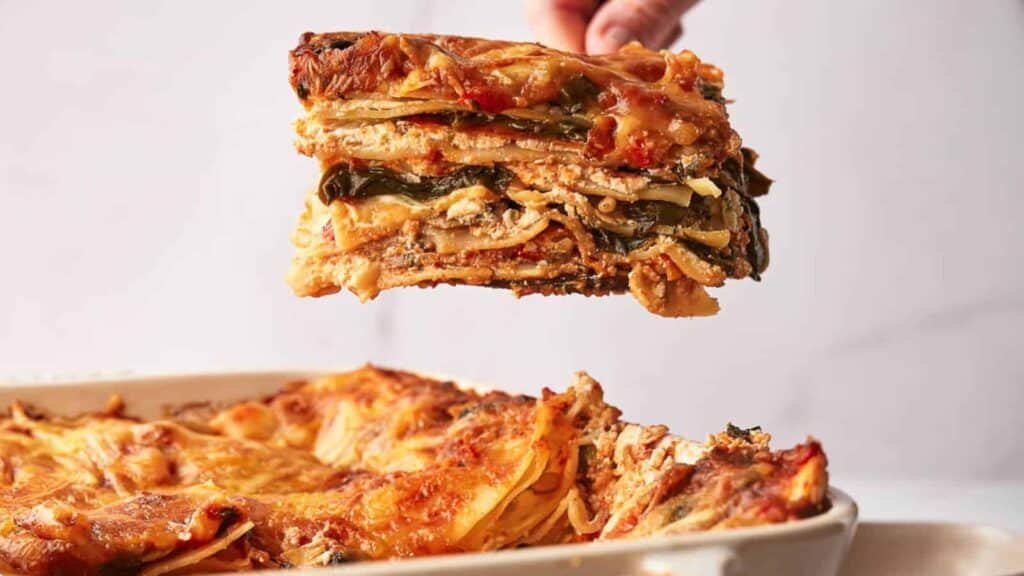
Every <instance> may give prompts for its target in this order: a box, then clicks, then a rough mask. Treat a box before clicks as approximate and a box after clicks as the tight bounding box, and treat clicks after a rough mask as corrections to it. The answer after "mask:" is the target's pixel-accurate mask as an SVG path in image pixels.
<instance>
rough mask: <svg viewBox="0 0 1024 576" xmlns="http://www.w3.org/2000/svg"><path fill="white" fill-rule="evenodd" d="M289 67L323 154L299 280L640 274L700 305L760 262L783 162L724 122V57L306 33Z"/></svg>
mask: <svg viewBox="0 0 1024 576" xmlns="http://www.w3.org/2000/svg"><path fill="white" fill-rule="evenodd" d="M291 84H292V87H293V88H294V89H295V92H296V94H297V95H298V97H299V99H300V101H301V102H302V104H303V106H304V107H305V110H306V114H305V116H304V117H302V118H301V119H299V120H298V122H297V123H296V128H297V132H298V141H297V146H298V149H299V150H300V152H302V153H304V154H307V155H309V156H313V157H315V158H316V159H317V160H318V161H319V163H320V167H321V176H320V179H319V182H318V183H317V185H316V187H315V188H314V189H313V190H312V191H311V192H310V194H309V196H308V198H307V200H306V209H305V211H304V212H303V214H302V216H301V218H300V221H299V225H298V227H297V229H296V231H295V233H294V235H293V242H294V244H295V245H296V247H297V253H296V256H295V259H294V262H293V264H292V268H291V271H290V274H289V281H290V284H291V286H292V288H293V289H294V290H295V292H296V293H297V294H299V295H303V296H319V295H323V294H328V293H332V292H336V291H338V290H340V289H342V288H347V289H348V290H350V291H352V292H354V293H355V294H356V295H357V296H359V298H360V299H362V300H367V299H371V298H373V297H375V296H376V295H377V294H378V293H379V292H380V291H382V290H386V289H388V288H394V287H399V286H434V285H437V284H445V283H447V284H473V285H484V286H492V287H502V288H508V289H511V290H512V291H513V292H514V293H515V294H517V295H522V294H531V293H540V294H567V293H581V294H586V295H600V294H609V293H621V292H626V291H629V292H631V293H632V294H633V295H634V296H635V297H636V298H637V299H638V300H639V301H640V302H641V303H642V304H643V305H644V306H645V307H646V308H647V309H648V310H650V311H652V312H654V313H656V314H660V315H663V316H697V315H708V314H714V313H715V312H716V311H717V310H718V304H717V302H716V301H715V300H714V299H713V298H711V297H710V296H709V295H708V294H707V292H706V291H705V289H704V288H705V287H707V286H719V285H721V284H722V283H723V282H724V281H725V280H726V279H727V278H745V277H752V278H754V279H759V278H760V274H761V272H762V271H763V270H764V269H765V267H766V266H767V263H768V252H767V234H766V232H765V231H764V229H763V228H761V225H760V220H759V212H758V206H757V204H756V202H755V197H757V196H760V195H762V194H764V193H766V192H767V190H768V187H769V184H770V180H768V179H767V178H766V177H765V176H763V175H762V174H761V173H759V172H758V171H757V170H755V169H754V162H755V160H756V155H755V154H754V153H753V152H752V151H750V150H749V149H745V148H742V147H741V146H740V139H739V137H738V136H737V135H736V133H735V132H734V131H733V130H732V128H731V127H730V125H729V121H728V117H727V115H726V110H725V101H724V100H723V98H722V96H721V91H722V72H721V71H720V70H719V69H718V68H715V67H714V66H711V65H709V64H706V63H702V62H701V61H700V60H699V59H698V58H697V57H696V56H695V55H694V54H693V53H691V52H682V53H679V54H673V53H669V52H660V53H656V52H652V51H650V50H647V49H645V48H643V47H641V46H639V45H637V44H632V45H629V46H626V47H625V48H623V49H622V50H621V51H620V52H618V53H616V54H609V55H605V56H581V55H576V54H569V53H565V52H559V51H556V50H552V49H549V48H545V47H543V46H540V45H537V44H521V43H512V42H499V41H491V40H482V39H475V38H460V37H453V36H429V35H410V34H384V33H378V32H369V33H331V34H311V33H309V34H306V35H304V36H303V37H302V39H301V41H300V44H299V46H298V47H297V48H296V49H295V50H293V51H292V53H291Z"/></svg>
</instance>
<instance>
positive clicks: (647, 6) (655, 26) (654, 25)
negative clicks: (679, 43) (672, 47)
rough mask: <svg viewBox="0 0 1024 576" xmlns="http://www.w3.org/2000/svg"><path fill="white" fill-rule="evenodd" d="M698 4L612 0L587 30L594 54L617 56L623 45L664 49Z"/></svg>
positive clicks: (675, 0) (689, 0)
mask: <svg viewBox="0 0 1024 576" xmlns="http://www.w3.org/2000/svg"><path fill="white" fill-rule="evenodd" d="M696 3H697V0H609V1H608V2H606V3H605V4H604V5H602V6H601V8H600V9H599V10H598V11H597V13H596V14H594V18H593V19H592V20H591V21H590V24H589V26H587V35H586V40H585V45H586V50H587V52H588V53H590V54H606V53H609V52H615V51H616V50H618V49H619V48H620V47H621V46H622V45H623V44H626V43H628V42H632V41H633V40H637V41H639V42H640V43H641V44H643V45H644V46H647V47H648V48H652V49H655V50H656V49H659V48H664V47H665V46H667V45H668V44H670V43H671V42H672V41H673V40H675V39H676V36H678V34H679V20H680V18H682V16H683V13H684V12H686V11H687V10H689V9H690V8H691V7H692V6H693V5H694V4H696Z"/></svg>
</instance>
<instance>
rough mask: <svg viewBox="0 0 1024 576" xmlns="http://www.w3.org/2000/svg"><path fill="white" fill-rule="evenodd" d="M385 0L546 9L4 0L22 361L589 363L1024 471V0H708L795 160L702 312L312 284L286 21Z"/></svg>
mask: <svg viewBox="0 0 1024 576" xmlns="http://www.w3.org/2000/svg"><path fill="white" fill-rule="evenodd" d="M57 14H59V17H55V15H57ZM365 28H383V29H390V30H401V31H436V32H445V33H461V34H475V35H483V36H498V37H506V38H513V39H530V38H531V35H530V32H529V30H528V29H527V27H526V24H525V20H524V18H523V14H522V12H521V9H520V6H519V5H518V4H517V3H516V2H479V1H471V0H437V1H412V0H410V1H397V0H396V1H389V0H378V1H375V2H344V1H341V0H331V1H327V0H321V1H310V2H302V3H292V2H263V3H258V4H257V3H251V2H241V1H223V2H199V1H198V0H185V1H175V2H171V1H151V2H131V1H128V0H125V1H115V0H93V1H90V2H77V3H56V2H11V1H7V2H4V1H0V68H2V69H3V70H4V76H5V79H6V81H5V89H4V90H2V91H0V126H2V129H0V262H2V263H3V273H2V279H3V281H2V282H0V302H2V303H3V304H0V373H8V374H12V373H35V372H39V371H89V370H121V369H131V370H143V371H179V370H199V369H207V368H266V367H285V366H311V365H313V366H349V365H352V364H357V363H361V362H363V361H366V360H372V361H375V362H379V363H385V364H390V365H395V366H401V367H409V368H419V369H424V370H429V371H434V372H442V373H448V374H457V375H462V376H465V377H467V378H471V379H473V380H478V381H485V382H489V383H492V384H494V385H496V386H501V387H504V388H508V389H512V390H520V391H524V392H533V393H536V392H537V391H538V390H539V389H540V387H541V386H551V387H556V388H558V387H564V386H565V385H567V384H568V382H569V379H570V375H571V373H572V372H573V371H575V370H579V369H587V370H590V371H591V372H592V373H593V375H594V376H595V377H597V378H598V379H599V380H601V381H602V382H604V383H605V385H606V388H607V394H608V396H609V398H610V399H611V400H612V402H614V403H616V404H618V405H620V406H622V407H623V409H624V411H625V413H626V415H627V416H628V417H629V418H631V419H633V420H638V421H644V422H664V423H668V424H670V425H671V426H672V428H673V429H675V430H677V431H679V432H681V433H684V434H687V435H691V436H700V435H702V434H704V433H706V432H708V431H710V430H714V429H718V428H720V427H722V426H724V424H725V423H726V422H727V421H729V420H732V421H734V422H736V423H737V424H740V425H745V426H750V425H755V424H760V425H762V426H764V427H765V428H766V429H768V430H771V431H772V432H773V433H774V434H775V436H776V440H777V441H778V442H779V443H791V442H795V441H798V440H800V439H802V438H803V437H804V435H805V434H807V433H809V432H813V433H814V434H815V435H817V436H818V437H819V438H820V439H821V440H822V441H823V442H824V443H825V446H826V449H827V450H828V453H829V456H830V460H831V466H832V469H833V470H834V471H835V473H836V474H837V475H838V476H839V477H843V476H847V475H848V476H856V477H867V478H875V479H876V480H885V479H896V480H899V479H904V478H910V479H913V478H941V479H945V480H948V481H962V482H1020V481H1024V452H1022V448H1021V442H1020V438H1021V432H1020V431H1021V429H1022V428H1024V417H1022V414H1024V359H1022V354H1021V344H1020V342H1021V338H1020V327H1021V325H1022V322H1024V272H1022V267H1021V266H1020V265H1019V260H1020V254H1021V248H1022V247H1024V245H1022V244H1024V242H1022V234H1021V231H1020V223H1019V220H1020V214H1021V213H1022V212H1024V196H1022V194H1021V192H1022V191H1024V178H1022V174H1024V169H1022V163H1021V162H1020V159H1019V157H1020V134H1022V133H1024V118H1022V112H1021V107H1020V97H1021V94H1022V93H1024V58H1022V56H1021V55H1022V54H1024V3H1021V2H977V3H972V2H963V1H961V0H941V1H936V2H931V3H929V4H928V8H927V9H922V7H921V5H920V4H919V3H914V2H888V1H885V0H864V1H858V2H819V1H816V0H788V1H783V0H774V1H769V0H762V1H758V2H750V1H743V0H714V1H713V2H712V1H707V2H704V3H702V4H701V5H700V6H699V7H698V8H697V9H696V10H695V11H694V12H693V13H692V15H691V16H690V17H689V18H688V20H687V35H686V37H685V39H684V41H683V44H684V45H686V46H688V47H690V48H693V49H694V50H695V51H696V52H697V53H698V54H700V55H701V56H702V57H704V58H705V59H707V60H709V61H713V62H716V63H718V64H720V65H721V66H722V67H724V69H725V70H726V80H727V90H726V94H727V95H728V96H729V97H731V98H734V99H735V100H736V103H735V105H734V106H733V107H732V109H731V110H732V119H733V121H734V124H735V126H736V127H737V129H738V130H739V131H740V133H741V134H742V135H743V137H744V139H745V141H746V143H748V144H749V145H751V146H753V147H755V148H757V149H758V150H760V151H761V153H762V162H763V163H762V167H763V169H764V171H766V172H767V173H768V174H770V175H771V176H773V177H774V178H775V179H776V180H777V184H776V186H775V188H774V190H773V192H772V194H771V195H770V196H769V197H768V198H767V199H766V200H765V201H764V202H763V204H762V209H763V214H764V220H765V222H766V225H767V227H768V228H769V229H770V230H771V234H772V250H773V252H772V266H771V269H770V270H769V271H768V273H767V274H766V276H765V280H764V282H762V283H761V284H755V283H752V282H743V283H734V284H732V285H730V286H728V287H726V288H724V289H721V290H718V291H717V292H716V295H717V296H719V297H720V298H721V301H722V304H723V312H722V313H721V315H719V316H718V317H716V318H713V319H700V320H692V321H670V320H663V319H660V318H655V317H651V316H649V315H647V314H646V313H644V312H643V311H642V309H641V308H639V307H638V306H637V305H636V304H635V303H634V302H633V301H632V300H631V299H630V298H628V297H621V298H606V299H584V298H578V297H572V298H563V299H541V298H527V299H524V300H520V301H516V300H514V299H512V297H511V296H509V295H508V294H506V293H503V292H498V291H488V290H483V289H460V288H441V289H437V290H430V291H419V290H407V291H400V292H394V293H390V294H386V295H383V296H381V297H380V298H379V299H378V300H377V301H375V302H373V303H371V304H367V305H360V304H358V303H357V302H356V301H355V299H354V298H352V297H350V296H347V295H341V296H337V297H333V298H330V299H324V300H320V301H313V300H298V299H295V298H294V297H293V296H292V295H291V294H290V293H289V291H288V289H287V287H286V286H285V284H284V282H283V276H284V272H285V269H286V268H287V265H288V261H289V258H290V246H289V244H288V241H287V237H288V234H289V230H290V228H291V226H292V225H293V223H294V221H295V218H296V216H297V214H298V212H299V209H300V203H301V198H302V196H303V192H304V190H305V189H306V188H307V187H308V186H310V185H312V184H313V183H314V179H315V175H314V170H315V168H314V163H313V162H312V161H309V160H308V159H305V158H301V157H299V156H298V155H297V154H295V152H294V150H293V149H292V147H291V127H290V122H291V120H292V119H293V118H294V117H296V116H297V115H298V113H299V107H298V105H297V103H296V102H295V99H294V96H293V95H292V94H291V93H290V91H289V89H288V86H287V83H286V77H287V70H286V52H287V51H288V49H289V48H290V47H291V46H292V45H293V44H294V42H295V41H296V39H297V37H298V35H299V33H300V32H302V31H304V30H307V29H317V30H324V29H365ZM908 486H915V484H908ZM870 489H871V488H870V485H868V486H867V490H870ZM913 491H914V490H913V489H911V490H910V492H913ZM864 494H865V495H867V494H870V492H868V491H865V493H864ZM939 497H940V494H936V497H935V499H933V500H929V502H935V501H937V499H939ZM873 501H874V500H873V499H865V500H864V503H865V506H868V505H869V503H870V502H873ZM1020 501H1021V499H1020V498H1018V499H1017V502H1020ZM941 505H942V504H936V506H941ZM929 506H930V505H926V504H922V508H921V509H920V510H921V513H927V512H929ZM995 506H996V505H995V504H993V507H992V508H986V509H989V510H992V511H995V510H996V507H995ZM867 509H868V510H874V509H877V510H878V511H879V513H880V514H881V513H883V511H884V510H893V508H892V507H891V506H888V505H886V506H882V505H878V506H876V505H875V504H870V508H867ZM966 509H967V508H966V503H965V510H966ZM947 511H948V512H949V513H950V515H951V516H955V514H954V512H956V511H957V509H953V508H950V509H948V510H947ZM907 513H908V514H911V513H913V514H917V512H915V511H914V510H909V509H908V510H907Z"/></svg>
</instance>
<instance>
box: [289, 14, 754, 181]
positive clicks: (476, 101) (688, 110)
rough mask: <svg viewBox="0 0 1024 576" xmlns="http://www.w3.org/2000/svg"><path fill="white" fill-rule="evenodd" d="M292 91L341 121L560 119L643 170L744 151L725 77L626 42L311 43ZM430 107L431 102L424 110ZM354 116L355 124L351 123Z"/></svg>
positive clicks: (349, 37) (318, 39)
mask: <svg viewBox="0 0 1024 576" xmlns="http://www.w3.org/2000/svg"><path fill="white" fill-rule="evenodd" d="M290 62H291V83H292V86H293V88H294V89H295V91H296V93H297V95H298V96H299V98H300V100H301V101H302V102H303V103H304V104H305V105H306V106H307V108H309V109H311V110H314V111H317V112H323V111H325V110H327V111H331V112H333V113H334V115H335V116H336V117H337V116H341V117H344V116H345V115H346V113H348V112H349V111H348V110H347V109H346V108H345V105H344V104H337V103H338V102H339V101H342V100H361V99H362V100H367V101H383V103H381V104H379V105H373V104H371V105H368V106H365V107H364V108H366V109H367V110H368V111H367V112H366V114H364V115H363V118H367V117H376V118H380V117H386V116H389V115H393V114H394V113H395V110H393V109H392V110H388V108H389V107H390V108H395V105H393V104H392V105H390V106H389V104H388V102H395V101H402V102H408V104H406V105H407V106H408V108H406V110H407V111H409V112H412V111H415V112H417V113H436V112H440V111H448V110H452V109H461V110H466V111H474V112H480V113H485V114H492V115H493V114H506V115H517V116H519V117H526V116H528V117H531V118H534V119H539V120H546V121H549V122H550V121H558V120H564V119H565V118H566V117H577V118H582V119H585V121H586V122H587V123H588V124H590V125H591V126H592V128H591V129H590V130H589V131H588V132H587V134H586V136H585V140H586V143H587V146H588V149H589V155H590V156H592V157H595V158H604V159H605V161H607V162H611V163H616V164H624V165H631V166H634V167H637V168H644V167H648V166H653V165H664V164H678V163H680V162H681V160H682V157H683V155H684V152H683V148H684V147H695V148H697V149H699V156H701V157H702V158H705V159H707V160H708V161H709V162H711V163H716V162H719V161H722V160H724V159H725V158H729V157H731V156H734V155H735V154H737V153H738V150H739V139H738V137H737V136H736V135H735V133H734V132H733V131H732V130H731V128H730V127H729V123H728V119H727V116H726V113H725V107H724V104H723V101H722V100H721V97H720V92H721V88H722V73H721V71H720V70H718V69H717V68H715V67H714V66H711V65H709V64H705V63H702V62H701V61H700V60H699V59H698V58H697V57H696V56H695V55H694V54H693V53H692V52H688V51H684V52H682V53H680V54H672V53H669V52H661V53H656V52H652V51H650V50H646V49H644V48H643V47H641V46H640V45H639V44H631V45H629V46H627V47H626V48H624V49H623V50H622V51H620V52H619V53H618V54H612V55H605V56H581V55H577V54H570V53H566V52H560V51H557V50H552V49H550V48H545V47H543V46H540V45H536V44H518V43H511V42H500V41H492V40H482V39H474V38H459V37H447V36H432V35H410V34H383V33H375V32H370V33H365V34H358V33H333V34H306V35H304V36H303V37H302V39H301V40H300V44H299V46H298V47H297V48H296V49H295V50H293V51H292V53H291V59H290ZM421 101H426V102H427V103H421ZM348 117H350V118H351V117H352V114H348Z"/></svg>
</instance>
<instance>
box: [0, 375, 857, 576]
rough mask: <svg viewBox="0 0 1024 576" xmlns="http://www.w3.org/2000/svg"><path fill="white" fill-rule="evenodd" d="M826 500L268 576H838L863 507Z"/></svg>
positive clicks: (205, 385) (88, 382) (149, 413)
mask: <svg viewBox="0 0 1024 576" xmlns="http://www.w3.org/2000/svg"><path fill="white" fill-rule="evenodd" d="M332 371H334V370H329V371H324V370H288V371H262V372H224V373H200V374H176V375H155V376H130V375H117V376H110V377H90V378H77V379H75V378H59V379H50V380H49V381H39V380H38V379H35V380H33V381H8V382H3V383H0V403H2V404H3V405H6V404H8V403H10V402H11V401H12V400H14V399H19V400H21V401H23V402H28V403H32V404H36V405H38V406H42V407H45V408H46V409H47V410H48V411H50V412H54V413H59V414H73V413H79V412H85V411H90V410H97V409H100V408H102V407H103V405H104V403H105V401H106V400H107V399H108V398H109V397H110V395H112V394H120V395H121V397H122V398H123V399H124V401H125V403H126V404H127V407H128V413H129V414H131V415H133V416H138V417H142V418H157V417H160V416H161V415H163V414H164V411H165V409H166V408H168V407H170V406H176V405H181V404H185V403H190V402H231V401H238V400H243V399H248V398H254V397H259V396H262V395H266V394H270V393H272V392H275V391H277V390H279V389H280V388H281V387H282V386H284V385H286V384H287V383H289V382H293V381H296V380H302V379H305V378H309V377H313V376H316V375H318V374H322V373H324V372H332ZM469 387H472V388H477V389H480V388H485V387H482V386H476V385H469ZM829 494H830V497H831V500H832V507H831V509H830V510H829V511H827V512H825V513H824V514H821V515H819V516H815V517H813V518H808V519H805V520H800V521H797V522H791V523H788V524H781V525H773V526H758V527H752V528H737V529H733V530H726V531H720V532H704V533H693V534H681V535H674V536H666V537H660V538H650V539H643V540H633V541H609V542H596V543H588V544H572V545H560V546H547V547H537V548H524V549H519V550H505V551H498V552H487V553H474V554H460V555H447V556H436V557H428V558H417V559H410V560H400V561H380V562H363V563H358V564H351V565H348V566H340V567H334V568H323V569H317V570H307V571H297V570H289V571H283V572H262V573H263V574H291V575H294V574H303V573H309V574H313V573H315V574H325V575H329V574H338V575H348V576H360V575H363V576H370V575H383V574H401V575H413V574H425V575H441V574H453V575H458V576H470V575H476V574H480V575H482V574H488V575H503V574H509V575H510V574H521V573H525V572H530V573H532V574H533V575H534V576H541V575H558V576H569V575H574V576H576V575H578V576H583V575H587V576H606V575H607V576H623V575H633V574H635V575H648V574H649V575H655V574H659V575H660V574H664V575H674V576H682V575H687V576H717V575H729V576H733V575H743V574H757V575H762V574H763V575H767V576H774V575H780V576H782V575H785V576H801V575H807V576H829V575H834V574H836V573H837V572H838V570H839V566H840V564H841V562H842V559H843V557H844V555H845V553H846V550H847V548H848V547H849V543H850V540H851V538H852V536H853V531H854V528H855V524H856V519H857V507H856V505H855V503H854V502H853V500H852V499H851V498H850V497H849V496H847V495H846V494H844V493H843V492H841V491H840V490H837V489H830V492H829Z"/></svg>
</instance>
